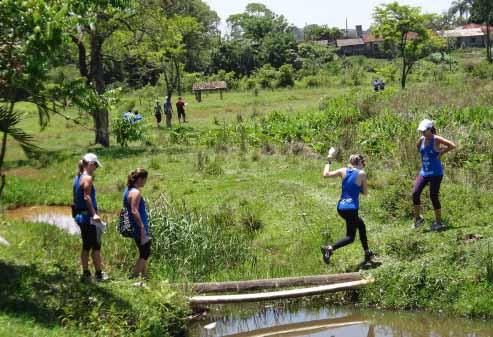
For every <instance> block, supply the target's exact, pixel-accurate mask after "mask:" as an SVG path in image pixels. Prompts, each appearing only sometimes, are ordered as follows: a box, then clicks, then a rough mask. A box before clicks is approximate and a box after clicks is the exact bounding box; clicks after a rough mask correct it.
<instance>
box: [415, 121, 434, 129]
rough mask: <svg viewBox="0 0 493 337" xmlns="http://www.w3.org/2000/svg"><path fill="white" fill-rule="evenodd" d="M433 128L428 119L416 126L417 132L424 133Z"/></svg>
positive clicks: (431, 122)
mask: <svg viewBox="0 0 493 337" xmlns="http://www.w3.org/2000/svg"><path fill="white" fill-rule="evenodd" d="M433 126H434V124H433V121H432V120H429V119H423V120H422V121H421V122H420V123H419V126H418V131H426V130H428V129H431V128H432V127H433Z"/></svg>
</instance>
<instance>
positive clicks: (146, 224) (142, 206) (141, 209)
mask: <svg viewBox="0 0 493 337" xmlns="http://www.w3.org/2000/svg"><path fill="white" fill-rule="evenodd" d="M131 190H132V188H131V189H128V187H127V188H125V192H123V205H124V206H125V208H126V209H127V212H128V218H129V219H130V223H131V224H132V227H133V228H134V238H137V239H138V238H139V236H140V228H139V225H138V224H137V222H136V221H135V219H134V217H133V215H132V208H131V207H130V203H129V202H128V193H129V192H130V191H131ZM139 215H140V218H141V219H142V223H143V224H144V230H145V231H146V235H149V219H148V217H147V210H146V203H145V201H144V198H143V197H141V198H140V203H139Z"/></svg>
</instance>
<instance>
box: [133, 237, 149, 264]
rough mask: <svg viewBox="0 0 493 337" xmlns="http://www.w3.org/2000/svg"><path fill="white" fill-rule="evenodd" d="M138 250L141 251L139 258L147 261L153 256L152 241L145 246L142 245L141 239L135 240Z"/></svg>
mask: <svg viewBox="0 0 493 337" xmlns="http://www.w3.org/2000/svg"><path fill="white" fill-rule="evenodd" d="M134 241H135V244H136V245H137V248H138V249H139V258H141V259H144V260H147V259H148V258H149V256H151V240H149V241H147V242H146V243H145V244H143V245H141V244H140V239H134Z"/></svg>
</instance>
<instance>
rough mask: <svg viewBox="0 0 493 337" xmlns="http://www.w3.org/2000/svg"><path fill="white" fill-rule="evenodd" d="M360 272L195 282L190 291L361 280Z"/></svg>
mask: <svg viewBox="0 0 493 337" xmlns="http://www.w3.org/2000/svg"><path fill="white" fill-rule="evenodd" d="M362 279H363V278H362V276H361V274H360V273H345V274H332V275H315V276H301V277H285V278H275V279H265V280H251V281H236V282H234V281H233V282H210V283H195V284H193V285H192V291H193V292H196V293H199V294H203V293H222V292H248V291H254V290H264V289H277V288H286V287H299V286H318V285H329V284H335V283H344V282H352V281H360V280H362Z"/></svg>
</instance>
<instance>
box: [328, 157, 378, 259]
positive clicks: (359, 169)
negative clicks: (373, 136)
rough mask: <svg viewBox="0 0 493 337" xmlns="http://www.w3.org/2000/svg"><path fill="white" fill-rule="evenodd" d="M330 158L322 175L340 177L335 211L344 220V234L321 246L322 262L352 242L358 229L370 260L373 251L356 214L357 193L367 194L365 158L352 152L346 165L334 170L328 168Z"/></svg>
mask: <svg viewBox="0 0 493 337" xmlns="http://www.w3.org/2000/svg"><path fill="white" fill-rule="evenodd" d="M331 159H332V158H330V157H329V161H328V163H327V165H326V166H325V170H324V173H323V176H324V177H325V178H331V177H341V178H342V193H341V199H340V200H339V202H338V203H337V212H338V213H339V215H340V216H341V217H342V218H343V219H344V220H345V221H346V236H345V237H344V238H342V239H341V240H339V241H338V242H337V243H335V244H334V245H329V246H325V247H321V251H322V255H323V259H324V262H325V263H327V264H329V262H330V257H331V256H332V254H333V253H334V251H335V250H337V249H339V248H342V247H344V246H346V245H348V244H350V243H352V242H354V238H355V237H356V231H359V238H360V240H361V245H362V246H363V250H364V251H365V261H370V260H371V257H372V256H373V253H372V252H371V251H370V249H369V248H368V239H367V237H366V226H365V223H364V222H363V220H362V219H361V218H360V217H359V215H358V210H359V194H360V193H363V194H364V195H367V194H368V184H367V181H366V173H365V171H363V169H364V167H365V165H366V163H365V159H364V158H363V156H362V155H360V154H354V155H352V156H351V157H350V158H349V165H348V167H343V168H340V169H339V170H336V171H331V170H330V164H331Z"/></svg>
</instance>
